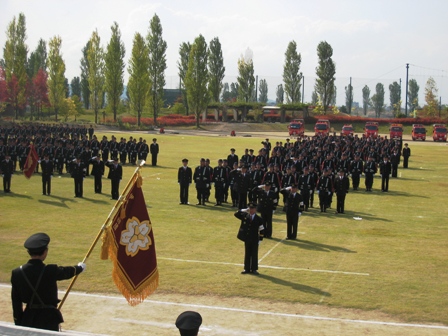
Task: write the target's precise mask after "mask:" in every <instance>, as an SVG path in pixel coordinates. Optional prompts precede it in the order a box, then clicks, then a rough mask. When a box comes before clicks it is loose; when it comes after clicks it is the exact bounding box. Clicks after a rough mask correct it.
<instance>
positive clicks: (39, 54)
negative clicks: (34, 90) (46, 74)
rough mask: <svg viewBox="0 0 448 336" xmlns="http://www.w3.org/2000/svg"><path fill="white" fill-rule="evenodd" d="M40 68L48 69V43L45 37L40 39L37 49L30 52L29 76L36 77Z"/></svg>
mask: <svg viewBox="0 0 448 336" xmlns="http://www.w3.org/2000/svg"><path fill="white" fill-rule="evenodd" d="M39 69H42V70H44V71H47V44H46V42H45V41H44V40H43V39H40V40H39V43H38V45H37V48H36V50H35V51H33V52H32V53H31V54H30V58H29V60H28V77H29V78H34V76H36V74H37V72H38V71H39Z"/></svg>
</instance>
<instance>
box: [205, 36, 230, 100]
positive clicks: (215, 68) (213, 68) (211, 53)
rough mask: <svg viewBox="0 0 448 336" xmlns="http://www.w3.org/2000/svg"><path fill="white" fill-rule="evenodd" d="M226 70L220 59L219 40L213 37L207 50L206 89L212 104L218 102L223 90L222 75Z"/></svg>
mask: <svg viewBox="0 0 448 336" xmlns="http://www.w3.org/2000/svg"><path fill="white" fill-rule="evenodd" d="M225 71H226V68H225V67H224V60H223V58H222V50H221V43H219V39H218V38H217V37H215V38H214V39H213V40H211V41H210V46H209V49H208V72H209V82H208V88H209V91H210V97H211V100H212V101H213V102H219V96H220V95H221V91H222V88H223V84H222V80H223V79H224V73H225Z"/></svg>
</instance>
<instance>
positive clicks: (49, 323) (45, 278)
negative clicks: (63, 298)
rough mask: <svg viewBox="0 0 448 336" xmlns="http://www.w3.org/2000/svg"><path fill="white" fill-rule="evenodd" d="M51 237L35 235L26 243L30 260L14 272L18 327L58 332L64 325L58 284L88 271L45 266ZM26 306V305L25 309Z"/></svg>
mask: <svg viewBox="0 0 448 336" xmlns="http://www.w3.org/2000/svg"><path fill="white" fill-rule="evenodd" d="M49 243H50V237H49V236H48V235H47V234H45V233H36V234H33V235H32V236H31V237H29V238H28V239H27V240H26V241H25V244H24V246H25V248H26V249H27V250H28V254H29V255H30V257H31V259H30V260H28V262H27V263H26V264H24V265H22V266H20V267H18V268H16V269H14V270H13V271H12V274H11V284H12V288H11V300H12V310H13V317H14V323H15V325H18V326H23V327H30V328H38V329H46V330H53V331H59V324H60V323H62V322H64V319H63V318H62V315H61V312H60V311H59V310H58V309H57V305H58V303H59V301H60V300H59V299H58V286H57V281H60V280H66V279H70V278H72V277H73V276H75V275H78V274H80V273H81V272H83V271H84V270H85V269H86V265H85V264H84V263H78V265H77V266H69V267H64V266H58V265H54V264H49V265H45V264H44V261H45V259H46V258H47V255H48V244H49ZM23 303H25V304H26V308H25V310H23Z"/></svg>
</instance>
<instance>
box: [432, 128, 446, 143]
mask: <svg viewBox="0 0 448 336" xmlns="http://www.w3.org/2000/svg"><path fill="white" fill-rule="evenodd" d="M432 140H433V141H443V142H446V126H445V125H444V124H434V125H433V126H432Z"/></svg>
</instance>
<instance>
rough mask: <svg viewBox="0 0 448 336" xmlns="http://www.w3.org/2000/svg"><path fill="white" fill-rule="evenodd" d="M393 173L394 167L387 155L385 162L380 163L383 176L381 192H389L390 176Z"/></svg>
mask: <svg viewBox="0 0 448 336" xmlns="http://www.w3.org/2000/svg"><path fill="white" fill-rule="evenodd" d="M391 172H392V165H391V163H390V161H389V157H388V156H387V155H385V156H384V158H383V161H382V162H381V163H380V174H381V191H382V192H388V191H389V176H390V173H391Z"/></svg>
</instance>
